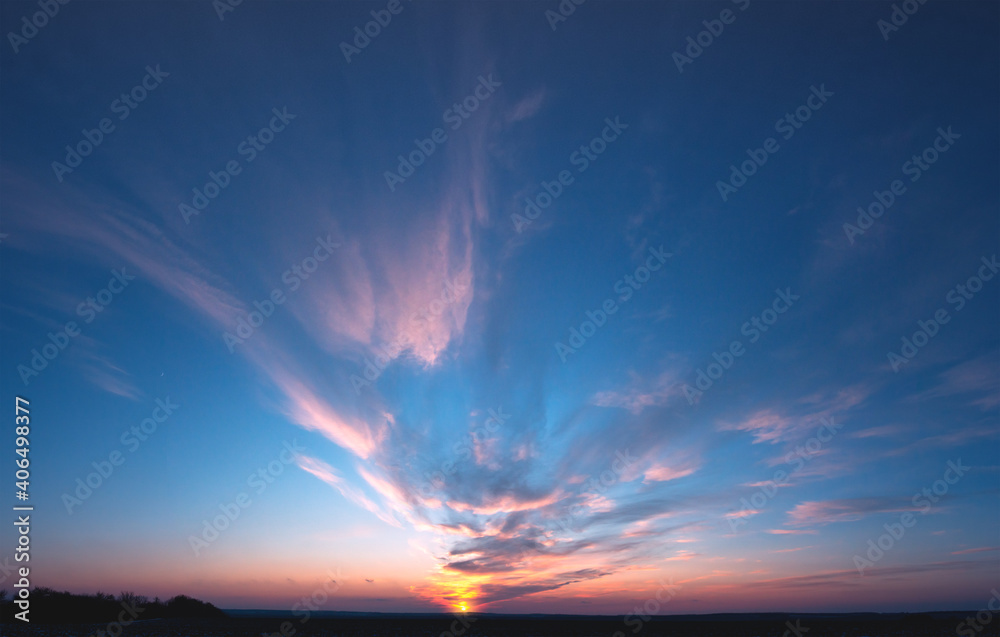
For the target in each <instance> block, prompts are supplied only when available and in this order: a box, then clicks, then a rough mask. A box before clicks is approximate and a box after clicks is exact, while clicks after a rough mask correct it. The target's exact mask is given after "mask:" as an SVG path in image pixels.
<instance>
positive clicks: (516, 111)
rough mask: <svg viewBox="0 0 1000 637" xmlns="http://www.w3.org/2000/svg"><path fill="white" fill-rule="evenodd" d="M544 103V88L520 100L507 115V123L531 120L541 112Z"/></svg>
mask: <svg viewBox="0 0 1000 637" xmlns="http://www.w3.org/2000/svg"><path fill="white" fill-rule="evenodd" d="M545 101H546V91H545V89H544V88H540V89H538V90H537V91H535V92H534V93H532V94H530V95H528V96H526V97H523V98H521V100H520V101H518V102H517V104H515V105H514V107H513V108H511V109H510V112H509V113H507V123H509V124H513V123H514V122H520V121H522V120H526V119H531V118H532V117H534V116H535V114H537V113H538V111H539V110H541V108H542V105H543V104H544V103H545Z"/></svg>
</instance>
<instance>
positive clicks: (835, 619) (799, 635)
mask: <svg viewBox="0 0 1000 637" xmlns="http://www.w3.org/2000/svg"><path fill="white" fill-rule="evenodd" d="M967 616H973V617H974V616H975V611H973V612H961V613H960V612H955V613H933V614H913V615H895V614H894V615H875V614H872V615H842V616H836V615H833V616H831V615H783V614H766V615H764V614H760V615H730V616H725V615H714V616H701V617H697V618H696V617H692V616H686V617H660V618H655V617H654V618H652V620H651V621H649V622H646V623H644V624H642V626H641V629H640V630H638V631H636V629H637V628H638V626H637V625H636V620H634V619H633V620H632V622H631V623H630V625H628V626H626V625H625V624H624V620H623V618H621V617H579V616H566V617H554V616H546V617H525V616H520V617H498V616H489V615H486V616H473V615H470V616H468V618H472V617H475V621H473V622H472V623H471V624H470V627H469V629H468V630H466V631H465V632H464V633H462V637H549V636H552V637H591V636H593V637H616V633H620V634H618V635H617V637H630V636H632V635H638V636H639V637H667V636H676V637H828V636H833V637H865V636H867V637H890V636H891V637H924V636H926V637H931V636H933V637H942V636H945V635H952V636H954V635H969V637H972V636H973V635H975V636H976V637H992V636H996V635H1000V630H998V627H1000V616H998V617H996V618H991V620H990V621H989V623H988V624H986V625H985V626H981V627H980V628H981V631H979V632H977V631H975V630H973V629H968V632H965V631H963V632H962V633H958V632H957V629H959V628H965V626H960V624H961V622H963V621H964V620H965V618H966V617H967ZM455 620H456V616H451V615H442V616H393V615H383V616H377V615H374V616H361V617H357V616H355V617H316V616H313V617H310V618H309V619H308V621H306V622H305V623H302V617H301V616H299V617H292V616H290V615H288V616H278V615H272V616H267V617H265V616H255V617H235V618H230V619H199V620H177V619H157V620H150V621H139V622H135V623H134V624H132V625H131V626H127V627H125V628H124V629H123V630H122V631H121V633H120V635H121V637H139V636H142V637H222V636H226V637H251V636H252V637H261V635H262V634H265V635H272V634H274V633H278V631H279V630H280V629H281V626H282V623H283V622H289V625H286V627H285V628H286V635H288V636H289V637H290V636H291V635H296V636H308V635H315V636H322V637H332V636H335V635H336V636H338V637H354V636H357V637H440V636H441V635H442V633H444V637H450V634H449V631H450V627H451V625H452V623H453V622H454V621H455ZM786 622H788V623H786ZM796 622H798V624H797V625H798V627H799V628H800V630H801V632H796V631H795V630H793V628H792V627H794V626H796ZM456 626H457V627H458V628H459V629H460V630H461V629H462V626H461V624H456ZM292 629H294V632H291V631H292ZM98 631H104V634H105V635H111V636H112V637H118V635H119V632H118V630H117V627H111V629H110V632H109V626H108V624H65V625H59V624H46V625H42V624H35V623H32V624H31V625H26V624H23V623H21V622H16V623H15V624H13V625H12V624H9V623H8V624H0V635H2V636H3V637H29V636H30V637H87V636H89V635H100V634H101V633H100V632H98ZM279 634H280V633H279ZM454 637H458V635H457V634H456V635H455V636H454Z"/></svg>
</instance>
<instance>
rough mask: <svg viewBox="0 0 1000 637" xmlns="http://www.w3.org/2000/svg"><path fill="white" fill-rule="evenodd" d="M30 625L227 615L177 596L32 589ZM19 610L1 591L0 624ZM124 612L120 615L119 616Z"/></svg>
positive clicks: (10, 618)
mask: <svg viewBox="0 0 1000 637" xmlns="http://www.w3.org/2000/svg"><path fill="white" fill-rule="evenodd" d="M29 599H30V600H31V614H30V615H29V617H30V619H31V623H33V624H35V623H38V624H89V623H103V622H108V623H110V622H115V621H121V618H122V617H124V618H126V619H128V620H132V621H135V620H148V619H179V618H185V619H192V618H206V619H224V618H226V617H227V615H226V614H225V613H224V612H222V611H221V610H219V609H218V608H216V607H215V606H213V605H212V604H209V603H207V602H203V601H200V600H197V599H194V598H192V597H188V596H187V595H177V596H176V597H171V598H170V599H168V600H166V601H161V600H160V598H159V597H156V598H154V599H152V600H150V599H149V598H148V597H146V596H145V595H137V594H135V593H132V592H128V591H123V592H122V593H121V594H120V595H118V596H117V597H115V596H114V595H111V594H108V593H102V592H97V593H95V594H93V595H77V594H75V593H70V592H68V591H62V592H59V591H56V590H53V589H51V588H46V587H43V586H39V587H36V588H34V589H32V590H31V596H30V597H29ZM18 611H19V609H18V607H17V605H16V604H15V603H14V600H13V599H8V598H7V591H6V590H0V622H3V623H12V622H14V621H15V619H14V613H16V612H18ZM123 612H124V613H125V614H124V615H122V613H123Z"/></svg>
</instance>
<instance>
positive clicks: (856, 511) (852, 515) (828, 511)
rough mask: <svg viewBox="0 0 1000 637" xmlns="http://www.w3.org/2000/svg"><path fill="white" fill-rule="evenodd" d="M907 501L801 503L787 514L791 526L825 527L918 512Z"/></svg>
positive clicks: (882, 499)
mask: <svg viewBox="0 0 1000 637" xmlns="http://www.w3.org/2000/svg"><path fill="white" fill-rule="evenodd" d="M919 510H920V507H916V506H914V505H913V504H911V503H909V502H908V501H903V500H899V499H897V498H853V499H846V500H825V501H809V502H801V503H799V504H797V505H795V508H794V509H792V510H791V511H789V512H788V520H789V522H788V523H789V524H791V525H792V526H814V525H826V524H832V523H834V522H856V521H858V520H861V519H862V518H864V517H866V516H868V515H873V514H876V513H901V512H904V511H919Z"/></svg>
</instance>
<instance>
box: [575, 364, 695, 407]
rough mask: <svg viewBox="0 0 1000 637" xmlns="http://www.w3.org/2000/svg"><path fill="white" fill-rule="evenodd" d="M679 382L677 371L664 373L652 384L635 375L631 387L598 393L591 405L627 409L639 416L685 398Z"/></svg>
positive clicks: (592, 399)
mask: <svg viewBox="0 0 1000 637" xmlns="http://www.w3.org/2000/svg"><path fill="white" fill-rule="evenodd" d="M679 380H680V376H679V374H678V372H677V371H676V370H671V371H666V372H663V373H662V374H660V375H659V376H658V377H656V378H655V379H654V380H652V381H651V382H647V381H643V380H642V379H640V378H639V377H638V376H636V375H634V374H633V377H632V386H631V387H628V388H625V389H623V390H618V391H615V390H610V391H602V392H598V393H597V394H595V395H594V396H593V397H592V398H591V404H593V405H597V406H598V407H616V408H619V409H626V410H628V411H629V412H631V413H632V414H634V415H638V414H641V413H642V412H643V411H644V410H645V409H646V408H647V407H659V406H661V405H665V404H667V403H668V402H670V401H671V399H673V398H677V397H680V396H683V391H682V387H681V385H680V384H679Z"/></svg>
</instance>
